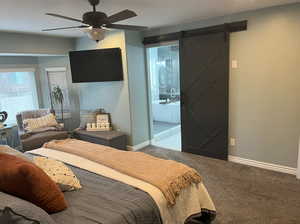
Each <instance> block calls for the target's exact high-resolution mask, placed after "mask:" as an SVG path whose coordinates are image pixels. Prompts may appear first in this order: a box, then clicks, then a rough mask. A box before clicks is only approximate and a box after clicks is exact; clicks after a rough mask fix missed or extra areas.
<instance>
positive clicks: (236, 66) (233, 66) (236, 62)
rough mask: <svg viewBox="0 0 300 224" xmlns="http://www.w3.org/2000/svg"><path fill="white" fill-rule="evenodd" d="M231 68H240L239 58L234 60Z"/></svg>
mask: <svg viewBox="0 0 300 224" xmlns="http://www.w3.org/2000/svg"><path fill="white" fill-rule="evenodd" d="M231 68H238V61H237V60H232V62H231Z"/></svg>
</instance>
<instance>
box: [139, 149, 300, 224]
mask: <svg viewBox="0 0 300 224" xmlns="http://www.w3.org/2000/svg"><path fill="white" fill-rule="evenodd" d="M141 151H143V152H146V153H148V154H151V155H154V156H157V157H160V158H164V159H173V160H176V161H179V162H182V163H184V164H186V165H189V166H191V167H193V168H195V169H196V170H198V171H199V173H200V174H201V176H202V177H203V179H204V184H205V185H206V187H207V189H208V192H209V194H210V196H211V197H212V199H213V201H214V203H215V206H216V208H217V218H216V220H215V221H214V222H213V223H214V224H221V223H222V224H229V223H230V224H246V223H247V224H248V223H249V224H250V223H251V224H300V181H299V180H297V179H296V177H295V176H293V175H288V174H282V173H277V172H273V171H268V170H264V169H260V168H255V167H250V166H245V165H241V164H237V163H232V162H226V161H221V160H216V159H211V158H207V157H202V156H198V155H193V154H189V153H182V152H176V151H172V150H168V149H162V148H157V147H154V146H149V147H146V148H144V149H142V150H141Z"/></svg>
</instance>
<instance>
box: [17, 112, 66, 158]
mask: <svg viewBox="0 0 300 224" xmlns="http://www.w3.org/2000/svg"><path fill="white" fill-rule="evenodd" d="M49 113H51V110H50V109H40V110H32V111H23V112H21V113H18V114H17V117H16V118H17V123H18V128H19V136H20V141H21V144H22V150H23V151H24V152H25V151H29V150H33V149H37V148H40V147H42V146H43V144H44V143H46V142H48V141H51V140H54V139H56V140H60V139H66V138H68V137H69V134H68V132H67V131H64V130H46V131H43V132H37V133H27V132H26V130H24V127H23V120H24V119H30V118H39V117H42V116H45V115H47V114H49Z"/></svg>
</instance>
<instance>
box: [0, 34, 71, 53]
mask: <svg viewBox="0 0 300 224" xmlns="http://www.w3.org/2000/svg"><path fill="white" fill-rule="evenodd" d="M74 46H75V39H72V38H64V37H50V36H43V35H36V34H25V33H9V32H0V53H1V54H14V53H17V54H33V55H37V54H46V55H66V53H68V51H70V50H72V49H74Z"/></svg>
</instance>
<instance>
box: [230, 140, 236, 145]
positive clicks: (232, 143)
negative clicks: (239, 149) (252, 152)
mask: <svg viewBox="0 0 300 224" xmlns="http://www.w3.org/2000/svg"><path fill="white" fill-rule="evenodd" d="M230 146H235V138H230Z"/></svg>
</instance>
